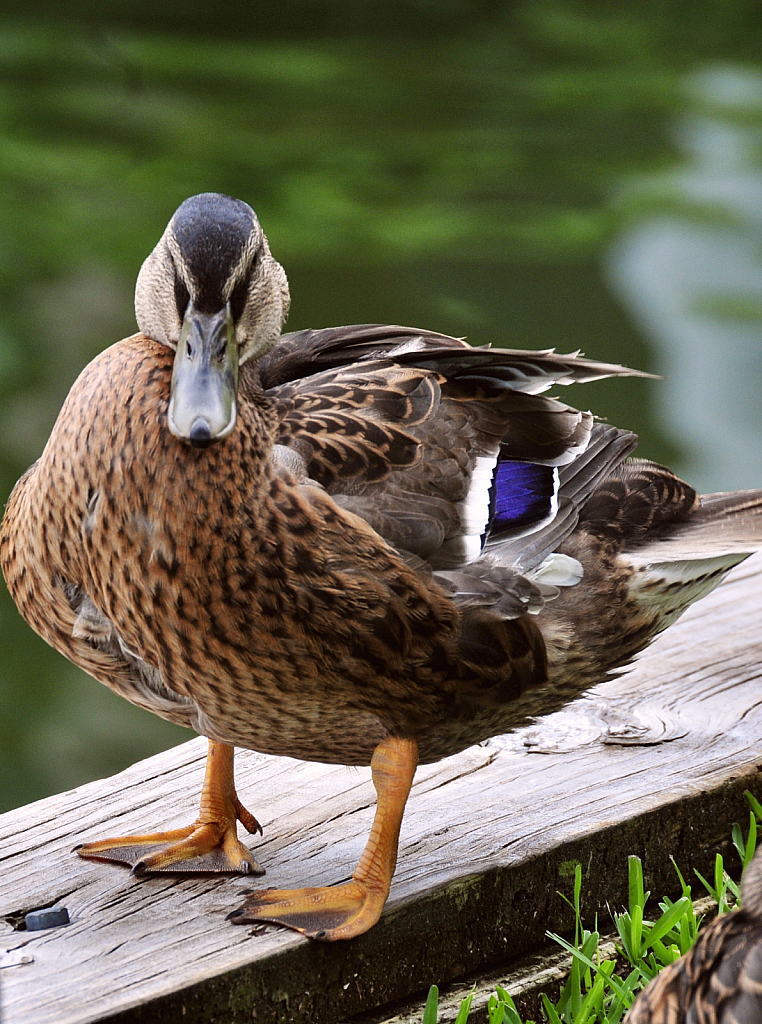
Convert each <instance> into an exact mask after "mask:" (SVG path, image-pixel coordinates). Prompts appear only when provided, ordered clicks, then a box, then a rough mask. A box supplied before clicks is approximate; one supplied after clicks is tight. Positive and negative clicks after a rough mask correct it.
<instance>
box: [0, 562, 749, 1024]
mask: <svg viewBox="0 0 762 1024" xmlns="http://www.w3.org/2000/svg"><path fill="white" fill-rule="evenodd" d="M760 674H762V556H755V557H754V558H751V559H749V560H748V561H747V562H745V563H744V564H743V565H742V566H740V567H739V568H738V569H736V570H735V571H734V572H733V574H732V575H731V577H730V578H729V580H728V581H727V582H726V583H725V584H724V585H723V586H722V587H720V588H719V589H718V590H717V591H716V592H715V593H714V594H712V595H710V597H708V598H706V599H705V600H704V601H702V602H700V603H699V604H698V605H696V606H694V607H693V608H692V609H691V610H690V611H689V612H688V613H686V615H685V616H684V617H683V618H682V619H681V620H680V622H678V623H677V625H675V626H673V627H672V628H671V629H670V630H669V631H668V632H667V633H665V634H664V635H663V636H662V637H660V638H659V640H657V642H656V643H655V644H654V645H653V646H652V647H651V648H650V649H649V651H647V652H646V653H645V654H644V655H643V656H642V657H641V658H640V659H639V661H638V662H637V664H636V666H635V667H634V668H633V669H632V670H631V671H629V672H627V673H625V674H624V675H622V676H620V677H619V678H618V679H616V680H612V681H611V682H609V683H606V684H605V685H603V686H600V687H597V688H596V690H595V691H593V692H592V693H591V694H590V695H589V696H587V697H584V698H582V699H581V700H579V701H576V702H575V703H574V704H572V705H570V706H569V707H568V708H567V709H566V710H565V711H562V712H559V713H558V714H556V715H551V716H549V717H548V718H546V719H542V720H540V721H539V723H537V724H536V725H534V726H532V727H531V728H529V729H524V730H521V731H520V732H518V733H515V734H512V735H509V736H505V737H497V738H495V739H494V740H491V741H489V742H488V743H486V744H484V745H482V746H479V747H474V748H471V749H470V750H467V751H465V752H464V753H462V754H459V755H457V756H455V757H451V758H448V759H446V760H444V761H441V762H439V763H438V764H434V765H428V766H425V767H423V768H421V769H419V771H418V774H417V776H416V781H415V784H414V786H413V790H412V794H411V797H410V801H409V803H408V808H407V811H406V814H405V818H404V821H403V825H402V836H401V845H400V858H399V863H398V867H397V873H396V875H395V878H394V882H393V884H392V892H391V897H390V900H389V903H388V905H387V907H386V910H385V911H384V914H383V916H382V918H381V921H380V922H379V924H378V925H377V926H376V927H375V928H373V929H372V930H371V931H370V932H368V933H367V934H366V935H363V936H361V937H360V938H358V939H355V940H353V941H351V942H348V943H339V944H336V945H322V944H319V943H310V942H309V941H308V940H306V939H303V938H301V937H299V936H297V935H295V934H293V933H290V932H286V931H284V930H282V929H279V928H276V927H266V928H254V929H251V928H243V927H234V926H232V925H230V924H229V923H227V922H226V921H225V914H226V913H227V912H228V911H229V910H231V909H234V908H235V907H236V906H238V905H239V904H240V902H241V898H240V895H239V894H240V892H241V890H242V889H243V888H244V887H245V883H244V882H243V881H242V880H241V879H240V878H238V879H231V878H186V879H177V878H169V877H166V876H165V877H158V878H150V879H146V880H143V881H135V880H132V879H131V878H130V877H129V876H128V874H127V873H126V872H125V871H124V870H122V869H120V868H119V867H117V866H110V865H102V864H94V863H89V862H86V861H82V860H80V859H79V858H77V857H76V855H74V854H72V853H71V849H72V847H73V846H75V845H76V844H77V843H78V842H82V841H85V840H89V839H97V838H99V837H102V836H104V835H109V834H115V833H116V832H119V833H122V834H124V833H129V832H139V831H141V830H143V829H144V828H145V826H146V825H147V824H148V825H150V826H151V827H152V828H173V827H176V826H178V825H180V824H183V823H185V822H186V821H187V820H188V819H189V818H191V817H193V816H195V813H196V802H197V799H198V792H199V789H200V786H201V780H202V776H203V768H204V753H205V749H206V744H205V741H203V740H193V741H191V742H190V743H186V744H183V745H182V746H180V747H177V748H175V749H174V750H171V751H168V752H166V753H164V754H160V755H158V756H157V757H153V758H150V759H149V760H147V761H144V762H141V763H140V764H137V765H134V766H133V767H132V768H130V769H128V770H127V771H125V772H123V773H121V774H120V775H117V776H115V777H114V778H111V779H105V780H102V781H100V782H95V783H92V784H90V785H87V786H82V787H81V788H80V789H77V790H74V791H72V792H69V793H63V794H61V795H59V796H56V797H51V798H49V799H46V800H41V801H39V802H38V803H35V804H31V805H29V806H27V807H23V808H19V809H18V810H15V811H11V812H9V813H7V814H5V815H2V816H0V862H1V863H2V879H3V882H2V894H1V895H0V939H2V942H1V943H0V994H1V998H2V1003H1V1004H0V1005H2V1020H3V1022H4V1024H22V1022H23V1024H85V1022H88V1021H105V1020H108V1021H112V1022H117V1021H118V1022H120V1024H127V1022H131V1024H132V1022H135V1024H137V1022H141V1021H145V1022H148V1021H150V1022H151V1024H162V1022H170V1021H172V1022H174V1021H182V1022H184V1024H194V1022H200V1021H213V1020H215V1021H216V1020H218V1021H224V1022H225V1024H237V1022H239V1021H241V1022H242V1021H247V1022H250V1021H252V1020H254V1021H256V1022H258V1024H270V1022H278V1024H280V1022H287V1021H297V1020H298V1021H309V1022H310V1024H321V1022H324V1024H335V1022H336V1021H340V1020H346V1018H348V1017H351V1016H352V1015H354V1014H357V1013H360V1012H362V1011H365V1010H369V1009H371V1008H374V1007H378V1006H382V1005H384V1004H385V1003H388V1002H391V1001H392V1000H396V999H401V998H404V997H406V996H408V995H410V994H411V993H413V992H416V991H419V990H421V989H423V988H425V987H427V986H428V984H429V983H430V982H432V981H436V982H440V983H444V982H446V981H448V980H450V979H452V978H455V977H458V976H460V975H463V974H465V973H467V972H469V971H474V970H477V969H479V968H481V967H483V966H485V965H487V964H490V963H495V962H498V961H501V960H506V959H508V958H509V957H514V956H518V955H521V954H523V953H525V952H526V951H528V950H531V949H532V948H535V947H537V946H539V945H540V944H541V943H542V941H543V937H544V933H545V931H546V929H552V930H554V931H561V930H564V929H568V928H569V927H570V925H571V923H572V918H571V911H570V909H569V907H568V906H567V904H566V903H565V902H564V901H563V900H562V899H561V898H560V896H559V892H566V893H567V894H570V893H571V884H572V879H573V862H575V861H580V862H581V863H582V865H583V872H584V883H583V895H582V898H583V907H584V908H586V910H587V912H588V914H589V915H590V916H592V914H593V913H594V911H595V910H596V909H599V910H601V911H602V912H603V913H605V904H606V902H607V901H608V902H611V903H615V904H622V903H624V902H625V901H626V897H627V855H628V854H630V853H637V854H639V855H640V856H641V857H642V858H643V860H644V866H645V875H646V885H647V887H648V888H650V889H651V890H652V891H656V892H659V893H662V892H669V891H673V890H675V889H676V888H677V887H676V876H675V874H674V871H673V869H672V867H671V864H670V861H669V858H670V856H674V857H675V859H676V860H677V861H678V864H679V865H680V868H681V870H683V872H688V873H692V868H693V867H694V866H695V867H698V868H699V870H701V871H702V872H709V871H711V870H712V865H713V861H714V855H715V853H716V852H718V851H720V852H724V853H728V851H729V848H730V829H731V825H732V823H733V822H734V821H741V822H742V823H745V822H746V820H747V818H748V813H747V811H746V809H745V803H744V800H743V792H744V790H745V789H751V790H752V791H753V792H754V793H755V794H756V795H757V797H758V798H760V799H762V776H760V772H759V769H758V764H762V708H760V704H761V703H762V686H760V681H759V677H760ZM237 782H238V791H239V793H240V794H241V797H242V799H243V800H244V802H245V803H246V804H247V805H248V806H250V807H251V809H252V811H253V812H254V813H255V814H256V816H257V818H258V819H259V820H260V821H261V822H262V823H263V825H264V828H265V835H264V838H262V839H256V840H253V839H250V838H247V842H248V843H250V844H251V845H252V847H253V848H254V849H255V853H256V857H257V859H258V860H259V861H260V862H261V863H262V864H263V865H264V866H265V867H266V868H267V876H266V878H265V879H264V884H266V885H272V886H278V887H289V886H298V885H302V884H309V885H330V884H334V883H337V882H342V881H345V880H347V879H348V878H349V877H350V876H351V873H352V870H353V869H354V866H355V864H356V862H357V859H358V857H359V854H360V852H361V851H362V848H363V846H364V843H365V839H366V838H367V834H368V830H369V828H370V823H371V820H372V817H373V805H374V793H373V787H372V785H371V782H370V772H369V770H368V769H352V768H340V767H336V766H329V765H317V764H308V763H303V762H298V761H292V760H289V759H287V758H274V757H267V756H265V755H260V754H255V753H250V752H246V751H244V752H241V753H239V754H238V766H237ZM732 858H733V855H732V854H730V855H729V859H730V860H731V861H732ZM54 905H55V906H66V907H67V908H68V911H69V914H70V917H71V923H70V924H69V925H68V926H65V927H60V928H55V929H51V930H48V931H38V932H28V931H17V930H15V927H17V926H18V923H19V921H21V920H23V916H24V914H25V913H26V912H28V911H31V910H38V909H40V908H43V907H50V906H54Z"/></svg>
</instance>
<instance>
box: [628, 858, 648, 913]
mask: <svg viewBox="0 0 762 1024" xmlns="http://www.w3.org/2000/svg"><path fill="white" fill-rule="evenodd" d="M627 868H628V876H629V883H630V914H632V912H633V910H634V909H635V907H640V915H641V920H642V919H643V907H644V906H645V905H646V900H645V894H644V892H643V864H642V863H641V860H640V857H636V856H634V855H631V856H629V857H628V858H627Z"/></svg>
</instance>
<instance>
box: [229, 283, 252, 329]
mask: <svg viewBox="0 0 762 1024" xmlns="http://www.w3.org/2000/svg"><path fill="white" fill-rule="evenodd" d="M250 280H251V277H250V275H248V274H247V276H246V277H244V278H242V279H241V280H240V281H239V282H238V284H237V285H236V286H235V288H234V289H233V291H232V292H231V294H230V315H231V316H232V318H233V323H234V324H235V323H238V321H239V320H240V319H241V316H242V315H243V311H244V308H245V306H246V299H247V298H248V295H249V281H250Z"/></svg>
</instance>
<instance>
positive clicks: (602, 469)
mask: <svg viewBox="0 0 762 1024" xmlns="http://www.w3.org/2000/svg"><path fill="white" fill-rule="evenodd" d="M281 344H285V345H286V351H285V353H283V354H281V355H280V357H279V359H278V360H276V359H275V358H274V357H273V359H272V360H271V361H270V362H268V363H267V364H265V365H264V366H263V367H262V382H263V384H264V385H265V387H266V388H267V389H268V394H269V395H270V397H271V398H272V399H273V400H274V402H275V404H276V407H277V410H278V413H279V418H280V430H279V435H278V448H277V450H276V457H277V458H280V459H282V460H283V462H284V464H288V468H289V469H290V470H291V471H292V472H294V473H295V475H296V476H297V478H299V479H302V480H304V481H307V480H309V481H312V482H314V483H316V484H319V485H320V486H322V487H323V488H324V489H325V490H327V491H328V493H329V494H330V495H331V496H332V498H333V499H334V501H335V502H336V503H337V504H339V505H340V506H342V507H343V508H344V509H346V510H348V511H350V512H353V513H355V514H356V515H358V516H360V517H361V518H362V519H364V520H365V521H366V522H367V523H368V524H370V525H371V526H372V527H373V528H374V529H375V530H376V532H377V533H379V534H380V535H381V536H382V537H383V538H384V539H385V540H386V541H387V542H389V543H390V544H392V545H393V546H394V547H396V548H397V549H398V550H399V551H400V552H402V553H403V554H404V555H406V556H411V557H413V558H417V559H420V560H423V561H424V562H425V563H426V564H427V565H428V568H429V570H431V569H435V570H443V571H445V572H455V573H459V575H458V576H451V577H449V578H448V579H447V585H448V589H450V588H452V589H454V591H455V592H456V593H457V594H459V595H460V594H461V593H463V594H466V593H467V594H469V595H470V596H469V597H468V598H465V597H464V598H463V599H464V600H468V601H471V600H474V599H475V598H474V596H473V595H474V593H475V592H477V591H481V590H482V589H483V588H484V587H485V586H486V587H487V589H488V590H490V592H491V591H492V590H494V579H495V574H494V573H492V574H485V572H482V571H481V570H479V571H478V572H477V573H476V575H473V573H471V574H470V575H469V576H468V578H466V577H465V576H464V575H463V573H462V570H463V569H464V567H466V566H471V565H472V564H473V563H475V562H476V561H477V560H478V559H479V558H480V556H481V555H482V553H483V552H491V553H492V554H493V555H498V556H499V557H497V559H496V558H494V557H493V558H492V561H493V562H494V561H495V560H497V561H499V562H500V564H501V565H502V566H503V568H504V569H505V570H507V568H508V567H513V566H515V567H517V568H518V567H520V568H521V569H526V568H527V567H531V566H533V565H536V564H537V563H538V562H540V561H542V559H543V558H544V557H545V554H546V553H547V552H548V551H549V550H551V549H552V546H553V545H554V544H555V543H557V542H559V541H560V539H562V538H563V536H565V535H566V534H567V533H568V532H569V531H570V530H571V529H573V528H574V525H575V523H576V508H577V507H578V505H579V504H580V502H581V501H582V500H583V499H584V498H585V497H586V496H587V495H588V494H589V493H590V491H591V490H592V488H593V487H594V486H595V485H596V484H597V483H598V482H599V481H600V479H602V477H603V476H605V474H606V472H608V471H609V470H610V469H611V467H612V466H613V465H616V464H617V462H619V461H621V460H622V459H623V458H624V457H625V455H626V454H627V453H628V452H629V451H630V450H631V448H632V447H633V446H634V436H633V435H631V434H627V433H625V432H621V431H617V430H616V429H615V428H613V427H598V428H594V421H593V417H592V415H591V414H590V413H588V412H580V411H578V410H576V409H573V408H571V407H569V406H567V405H564V404H563V403H561V402H559V401H557V400H556V399H553V398H549V397H546V396H543V395H541V394H539V392H540V391H542V390H545V389H546V388H548V387H550V386H551V385H552V384H554V383H572V382H575V381H588V380H593V379H596V378H599V377H604V376H617V375H631V374H633V373H635V372H636V371H632V370H629V369H627V368H625V367H621V366H616V365H611V364H605V363H594V362H591V361H590V360H586V359H583V358H582V357H580V356H578V355H575V354H572V355H566V356H562V355H558V354H556V353H554V352H550V351H547V352H522V351H517V350H507V349H471V348H468V347H467V346H465V345H464V344H463V343H462V342H460V341H459V340H458V339H455V338H448V337H446V336H444V335H436V334H432V333H430V332H423V331H414V330H412V329H405V328H398V327H377V326H367V327H356V328H348V327H347V328H335V329H332V330H326V331H314V332H300V334H298V335H291V336H287V337H286V339H284V342H281ZM278 348H280V345H279V346H278ZM275 352H277V348H276V350H275ZM316 367H317V368H318V370H317V372H315V369H316ZM326 367H329V368H326ZM305 370H307V371H310V370H311V371H312V372H309V373H308V375H307V376H298V373H299V372H301V373H304V372H305ZM273 381H277V382H278V383H273ZM591 438H592V439H593V440H594V442H595V443H594V444H592V445H591ZM534 534H538V536H536V537H534V538H533V539H532V540H527V538H529V537H531V536H532V535H534ZM527 551H529V552H530V553H531V554H529V555H527ZM506 552H510V557H509V558H507V557H504V555H505V553H506ZM522 553H523V555H524V557H523V558H522V557H519V556H520V555H521V554H522ZM530 563H531V564H530ZM486 575H491V579H492V582H491V583H490V584H489V585H487V584H486V583H485V582H484V581H483V580H482V582H477V580H480V579H482V577H486ZM503 575H505V573H503ZM505 584H506V585H509V586H512V585H513V584H512V583H511V581H510V580H506V581H505ZM463 588H465V589H463ZM479 603H489V602H488V601H487V600H486V599H485V600H484V601H479Z"/></svg>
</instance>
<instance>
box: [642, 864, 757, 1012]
mask: <svg viewBox="0 0 762 1024" xmlns="http://www.w3.org/2000/svg"><path fill="white" fill-rule="evenodd" d="M742 896H743V902H742V904H741V906H740V907H739V908H738V909H736V910H734V911H732V912H730V913H728V914H722V915H721V916H720V917H716V918H715V919H714V920H713V921H711V922H710V923H709V924H708V925H706V926H704V927H703V928H702V929H701V931H700V933H699V936H698V939H697V940H696V943H695V944H694V946H693V947H692V948H691V949H690V950H688V952H687V953H685V954H684V955H683V956H681V957H679V959H677V960H675V962H674V963H672V964H670V965H669V966H668V967H665V968H664V969H663V970H661V971H659V973H658V974H657V975H656V977H655V978H654V979H653V981H651V982H650V983H649V984H648V985H647V986H646V988H645V989H643V991H642V992H641V993H640V995H639V996H638V998H637V999H636V1000H635V1002H634V1003H633V1004H632V1006H631V1007H630V1009H629V1011H628V1013H627V1016H626V1017H625V1024H760V1021H762V850H758V851H757V852H756V853H755V855H754V857H753V858H752V859H751V862H750V863H749V865H748V867H747V868H746V870H745V872H744V876H743V883H742Z"/></svg>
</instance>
